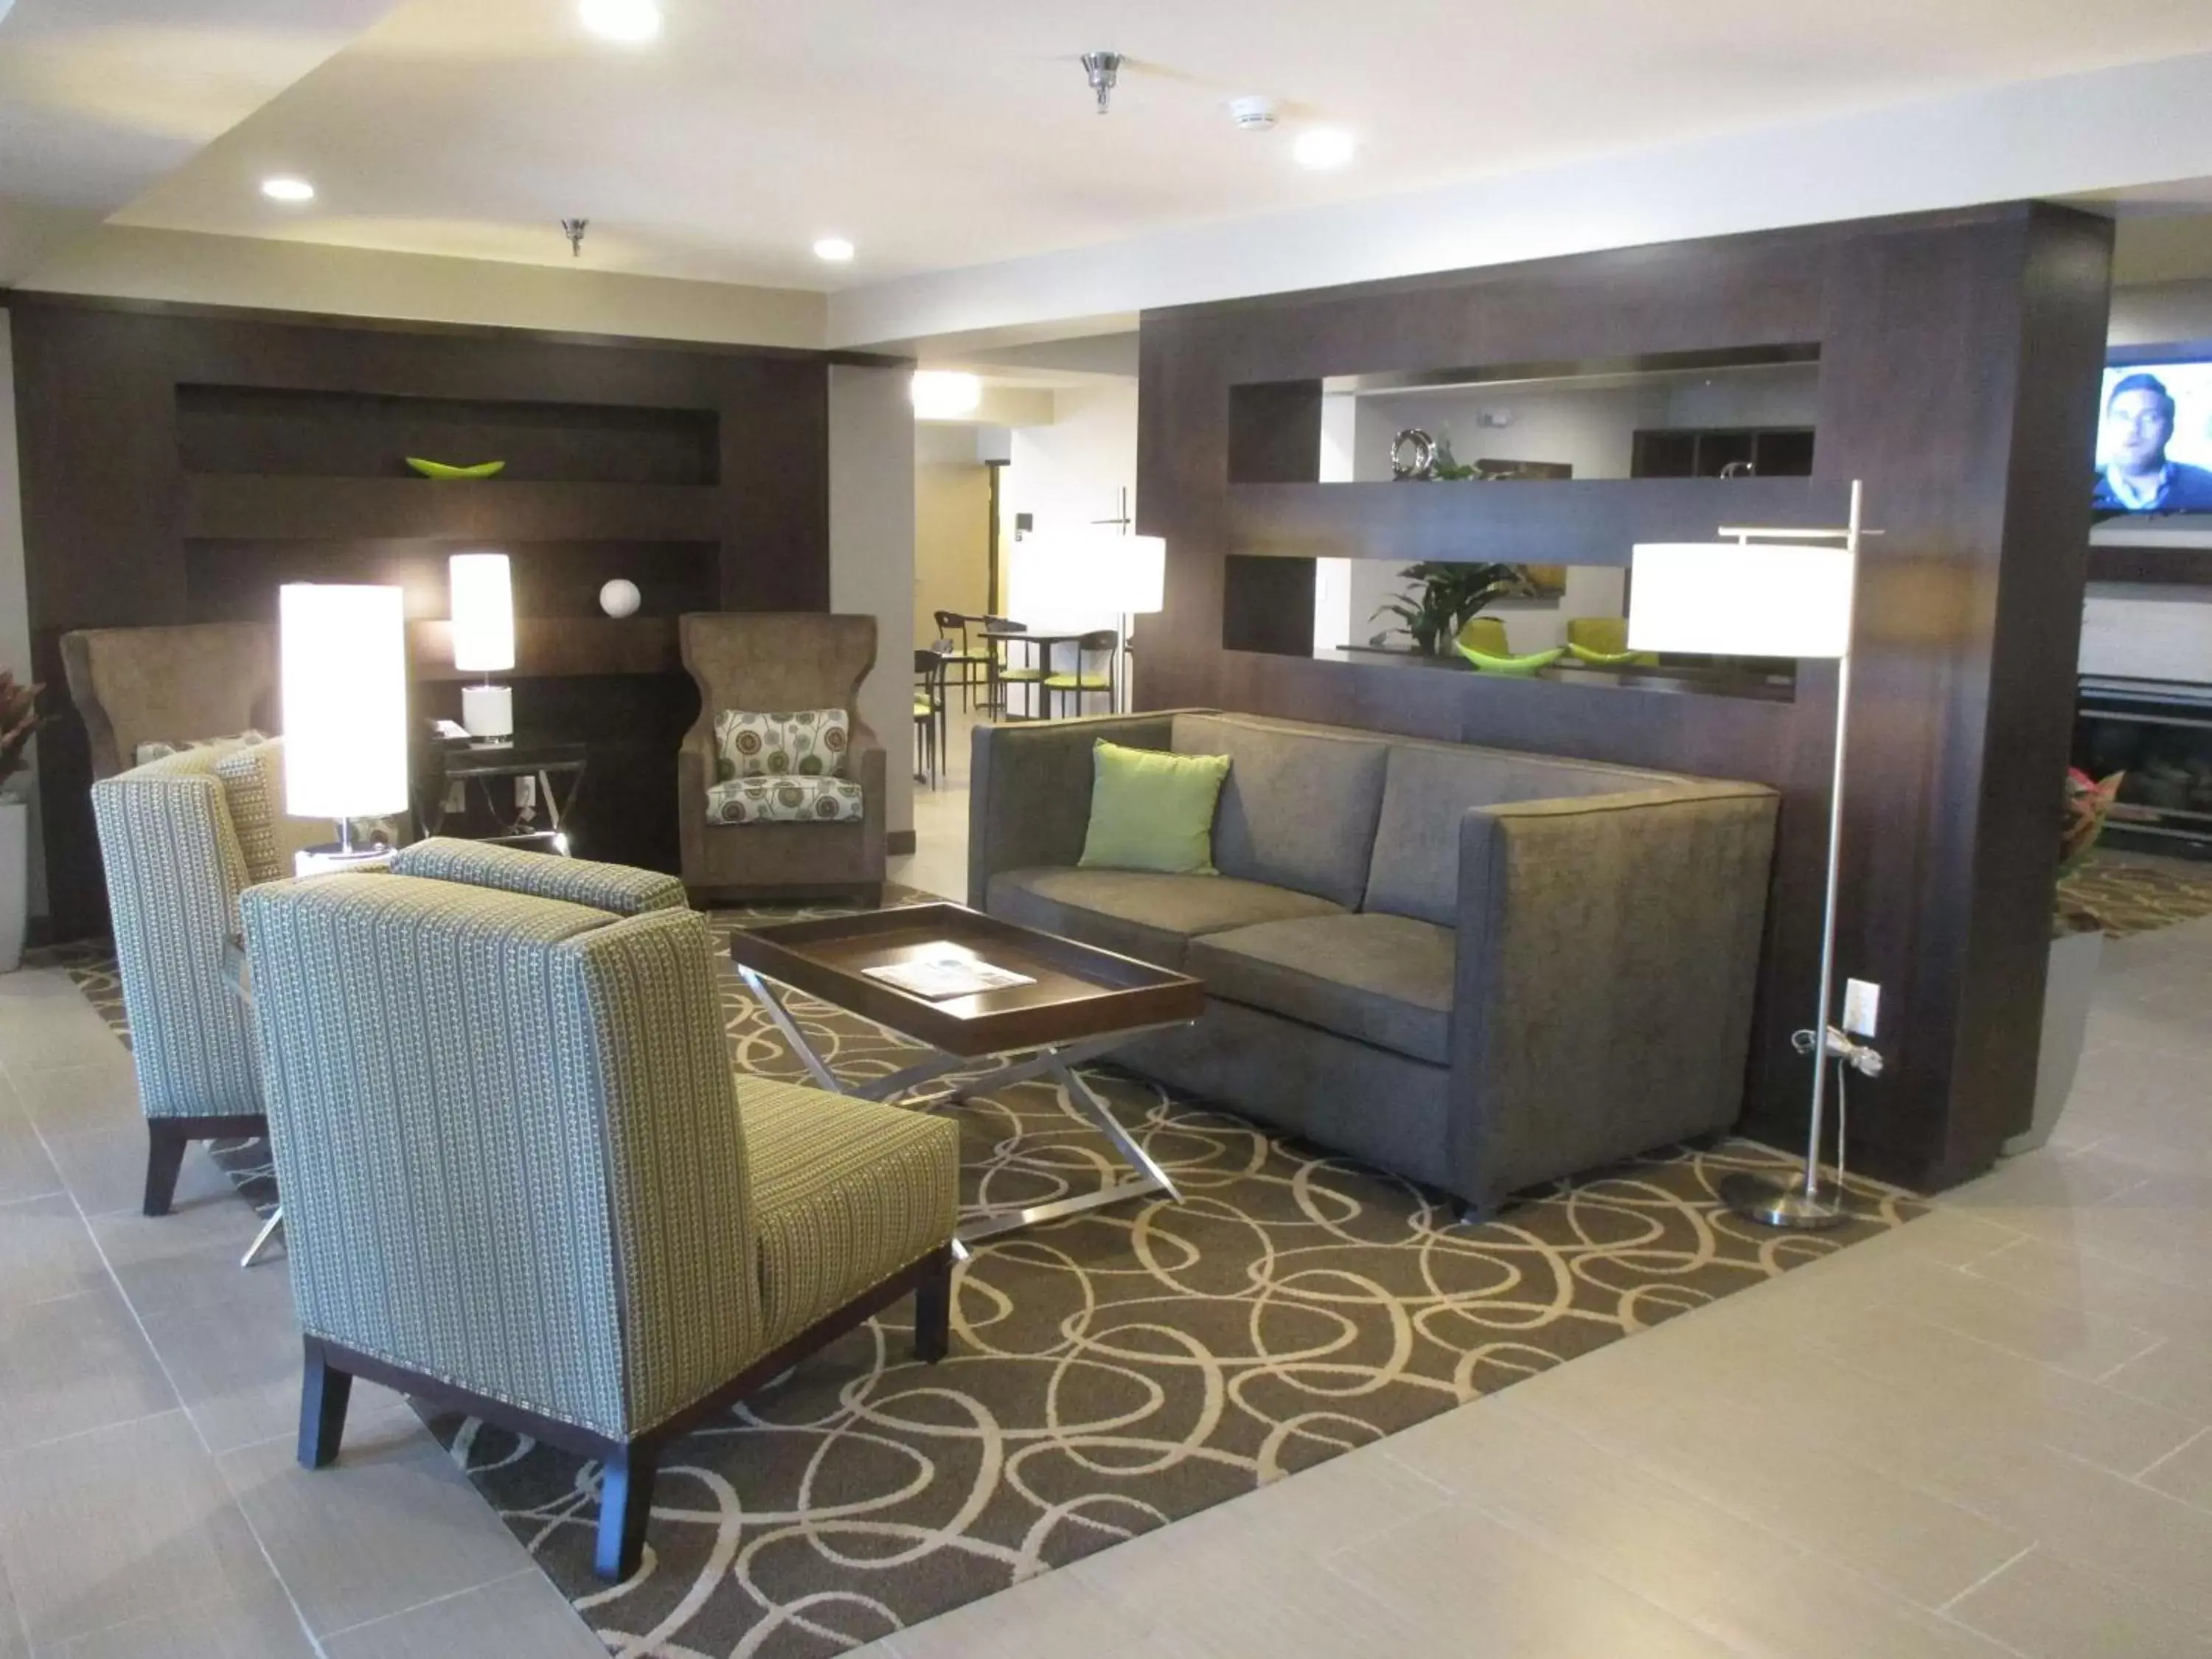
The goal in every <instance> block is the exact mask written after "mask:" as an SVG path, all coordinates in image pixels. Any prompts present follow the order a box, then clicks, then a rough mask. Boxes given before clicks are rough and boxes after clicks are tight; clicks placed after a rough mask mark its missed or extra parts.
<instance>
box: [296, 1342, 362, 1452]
mask: <svg viewBox="0 0 2212 1659" xmlns="http://www.w3.org/2000/svg"><path fill="white" fill-rule="evenodd" d="M305 1341H306V1349H305V1354H304V1358H305V1364H304V1367H303V1369H302V1370H301V1376H300V1467H301V1468H303V1469H326V1468H329V1467H330V1466H331V1464H332V1463H334V1462H337V1455H338V1442H339V1441H340V1440H342V1439H343V1438H344V1437H345V1419H346V1405H347V1402H348V1401H350V1400H351V1399H352V1398H353V1377H352V1376H351V1375H350V1374H349V1373H348V1372H345V1371H342V1370H337V1368H336V1367H335V1366H333V1365H332V1364H331V1362H330V1358H329V1357H328V1355H326V1354H325V1352H324V1351H323V1345H322V1344H321V1343H320V1342H319V1341H317V1340H315V1339H314V1338H313V1337H312V1336H311V1337H308V1338H307V1339H306V1340H305Z"/></svg>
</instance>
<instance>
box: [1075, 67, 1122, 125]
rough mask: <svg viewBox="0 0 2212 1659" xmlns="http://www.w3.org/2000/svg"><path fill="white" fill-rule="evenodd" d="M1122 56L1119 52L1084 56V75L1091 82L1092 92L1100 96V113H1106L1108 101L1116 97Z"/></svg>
mask: <svg viewBox="0 0 2212 1659" xmlns="http://www.w3.org/2000/svg"><path fill="white" fill-rule="evenodd" d="M1121 61H1122V60H1121V53H1120V52H1085V53H1084V54H1083V73H1084V75H1085V77H1086V78H1087V79H1088V80H1089V81H1090V82H1091V91H1093V92H1095V93H1097V94H1098V112H1099V113H1100V114H1101V115H1103V114H1105V113H1106V106H1107V103H1108V101H1109V100H1110V99H1111V98H1112V97H1113V96H1114V82H1115V80H1116V79H1117V78H1118V77H1119V76H1120V75H1121Z"/></svg>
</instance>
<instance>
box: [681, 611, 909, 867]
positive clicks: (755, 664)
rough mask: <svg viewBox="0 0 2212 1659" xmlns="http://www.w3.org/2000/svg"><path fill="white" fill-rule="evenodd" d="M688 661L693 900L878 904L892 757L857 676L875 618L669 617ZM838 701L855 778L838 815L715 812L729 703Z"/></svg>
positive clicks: (685, 773)
mask: <svg viewBox="0 0 2212 1659" xmlns="http://www.w3.org/2000/svg"><path fill="white" fill-rule="evenodd" d="M677 636H678V642H679V645H680V647H681V650H682V653H683V659H684V668H685V669H686V671H689V672H690V676H691V678H692V679H693V681H694V682H695V683H696V684H697V685H698V688H699V720H698V722H697V724H696V725H695V726H692V728H691V730H690V732H687V733H686V734H685V736H684V745H683V748H682V749H681V750H679V751H678V755H677V762H676V766H677V777H676V799H677V812H678V818H679V821H680V824H681V831H680V833H681V839H682V847H683V869H684V885H685V886H686V887H688V888H689V889H690V890H691V893H692V896H693V897H694V898H695V899H700V900H714V899H726V898H742V897H746V896H754V895H760V894H769V893H774V894H781V895H800V894H836V895H850V896H858V897H859V898H860V899H861V901H862V902H866V903H869V904H874V903H878V902H881V899H882V896H883V886H884V817H885V809H886V806H887V799H886V787H887V778H888V764H887V761H886V758H885V755H884V747H883V744H882V743H881V742H880V741H879V740H878V738H877V735H876V733H875V732H872V731H870V730H869V729H868V727H867V726H866V724H864V723H863V722H862V721H861V720H860V684H861V682H862V681H864V680H866V678H867V677H868V672H869V671H870V670H871V669H872V668H873V667H874V666H875V662H876V621H875V618H874V617H842V616H827V615H823V614H822V613H819V612H812V611H807V612H792V611H776V612H734V611H714V612H702V613H697V614H694V615H691V616H687V617H679V618H678V621H677ZM825 708H842V709H843V710H845V711H846V712H847V714H848V717H849V719H850V722H851V724H850V736H849V739H848V744H847V748H846V750H845V762H844V772H843V775H844V776H845V777H847V778H849V779H851V780H853V781H855V782H857V783H858V785H859V786H860V810H859V816H858V817H854V818H851V819H849V820H844V821H814V822H797V823H732V822H726V821H725V822H717V821H715V816H717V815H710V811H709V808H710V805H711V795H712V792H713V791H714V786H715V785H716V784H717V783H718V782H727V781H728V780H726V778H724V777H723V776H722V775H721V772H722V769H723V763H724V762H725V760H726V756H725V754H724V752H723V750H722V747H721V744H720V742H719V741H718V737H717V726H718V723H719V722H720V720H721V719H722V716H723V715H724V714H726V713H728V712H729V711H731V710H744V711H747V712H749V713H775V712H788V711H795V710H802V709H825Z"/></svg>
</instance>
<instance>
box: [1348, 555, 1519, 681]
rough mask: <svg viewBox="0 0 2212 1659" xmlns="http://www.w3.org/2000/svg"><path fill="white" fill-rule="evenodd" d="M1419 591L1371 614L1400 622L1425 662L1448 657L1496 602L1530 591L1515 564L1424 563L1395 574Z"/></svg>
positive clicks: (1413, 591) (1411, 592)
mask: <svg viewBox="0 0 2212 1659" xmlns="http://www.w3.org/2000/svg"><path fill="white" fill-rule="evenodd" d="M1398 574H1400V575H1401V576H1402V577H1404V578H1405V579H1406V580H1407V581H1411V582H1419V584H1420V586H1419V587H1418V588H1414V589H1410V590H1408V591H1407V592H1404V593H1401V594H1400V595H1399V596H1398V597H1397V598H1396V599H1394V600H1392V601H1390V602H1389V603H1388V604H1386V605H1377V606H1376V608H1375V615H1376V616H1377V617H1380V616H1383V615H1384V614H1385V613H1388V614H1389V615H1391V616H1394V617H1398V618H1399V619H1400V620H1401V622H1403V623H1405V624H1406V631H1407V633H1408V634H1410V635H1413V648H1414V649H1415V650H1416V651H1419V653H1421V654H1422V655H1423V656H1425V657H1448V656H1449V655H1450V654H1451V649H1452V641H1455V640H1456V639H1457V638H1458V637H1459V635H1460V630H1461V629H1463V628H1465V627H1466V626H1467V625H1468V623H1469V622H1471V621H1473V620H1474V618H1475V617H1478V616H1480V614H1481V613H1482V611H1483V608H1484V607H1485V606H1486V605H1490V604H1492V603H1493V602H1494V601H1496V600H1498V599H1519V598H1523V597H1525V596H1526V595H1527V594H1528V592H1529V591H1530V589H1529V586H1528V576H1527V574H1526V573H1524V572H1523V571H1522V568H1521V567H1520V566H1519V565H1517V564H1452V563H1447V562H1442V561H1438V560H1432V559H1425V560H1423V561H1422V562H1420V563H1419V564H1413V565H1407V567H1406V568H1404V569H1403V570H1401V571H1400V572H1399V573H1398Z"/></svg>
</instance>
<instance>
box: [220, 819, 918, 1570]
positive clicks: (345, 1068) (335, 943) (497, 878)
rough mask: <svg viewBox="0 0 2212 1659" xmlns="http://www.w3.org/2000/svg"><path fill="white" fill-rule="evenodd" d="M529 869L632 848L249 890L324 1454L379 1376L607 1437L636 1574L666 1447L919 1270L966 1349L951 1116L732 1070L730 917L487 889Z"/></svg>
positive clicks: (275, 1125) (609, 1514) (433, 861)
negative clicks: (723, 955)
mask: <svg viewBox="0 0 2212 1659" xmlns="http://www.w3.org/2000/svg"><path fill="white" fill-rule="evenodd" d="M518 859H520V860H527V861H528V865H527V868H528V871H530V872H538V873H543V874H544V875H546V876H549V877H550V876H554V875H559V876H561V877H562V878H564V879H568V878H573V877H575V876H578V875H580V874H581V873H582V872H586V871H591V870H593V869H605V868H606V866H586V865H578V864H576V863H574V862H573V861H562V860H549V859H544V858H542V857H536V856H533V855H531V854H515V853H507V854H499V853H497V852H496V850H495V849H484V848H464V849H460V850H455V849H453V844H452V843H441V842H426V843H423V844H422V846H420V847H417V848H410V850H409V852H408V853H406V854H401V855H400V856H399V857H398V858H397V859H395V860H393V863H392V869H391V872H389V873H386V874H381V875H375V876H356V875H338V876H329V877H324V878H317V879H312V880H307V881H301V882H279V883H275V884H270V885H267V886H262V887H256V888H254V889H252V890H250V891H249V892H248V893H247V894H246V899H245V903H244V907H243V908H244V911H245V921H246V951H247V955H248V957H249V958H250V959H251V961H252V964H253V972H254V979H255V1012H256V1018H257V1020H258V1025H259V1030H260V1037H261V1043H262V1052H263V1054H264V1058H265V1064H266V1066H267V1100H268V1109H269V1121H270V1139H271V1141H272V1143H273V1146H274V1151H275V1154H276V1174H277V1183H278V1186H279V1188H280V1189H281V1190H282V1191H283V1194H284V1203H285V1208H286V1212H287V1227H288V1231H289V1256H290V1261H291V1270H292V1283H293V1294H294V1299H295V1304H296V1305H297V1308H298V1312H299V1316H300V1322H301V1330H302V1334H303V1337H304V1340H305V1346H306V1362H307V1363H306V1375H305V1378H304V1381H303V1385H302V1389H301V1419H300V1420H301V1428H300V1461H301V1462H302V1463H304V1464H306V1465H307V1466H308V1467H310V1468H319V1467H321V1466H323V1465H325V1464H327V1463H329V1462H331V1461H332V1460H333V1459H334V1458H335V1457H336V1456H337V1450H338V1443H339V1439H340V1436H341V1433H342V1431H343V1425H344V1419H345V1407H346V1400H347V1395H348V1392H349V1389H350V1386H351V1379H352V1378H354V1377H355V1376H366V1377H368V1378H371V1379H372V1380H374V1381H376V1382H380V1383H386V1384H387V1385H388V1386H391V1387H392V1388H396V1389H401V1390H403V1391H404V1392H406V1393H410V1394H413V1395H419V1396H422V1397H425V1398H428V1399H429V1400H432V1401H437V1402H440V1403H441V1404H443V1405H446V1406H447V1407H453V1408H456V1409H459V1410H462V1411H465V1412H468V1413H471V1414H473V1415H476V1416H478V1417H482V1418H483V1419H488V1420H489V1421H492V1422H495V1423H499V1424H502V1425H507V1426H508V1427H511V1428H513V1429H514V1430H516V1431H519V1432H521V1433H526V1434H529V1435H532V1436H534V1437H538V1438H540V1439H544V1440H546V1441H550V1442H551V1443H554V1444H556V1445H559V1446H563V1447H566V1448H568V1449H571V1450H574V1451H576V1452H578V1453H580V1454H581V1455H585V1456H588V1457H594V1458H598V1459H599V1460H601V1461H602V1462H603V1464H604V1471H605V1472H604V1475H603V1479H602V1484H601V1488H600V1515H599V1537H598V1547H597V1551H596V1556H595V1565H596V1566H597V1568H598V1571H599V1572H600V1573H601V1574H602V1575H603V1576H605V1577H611V1578H619V1577H628V1576H629V1574H631V1573H632V1572H634V1571H635V1570H636V1568H637V1565H638V1563H639V1559H640V1556H641V1550H642V1547H643V1541H644V1534H645V1528H646V1522H647V1516H648V1515H649V1513H650V1510H651V1506H652V1489H653V1476H654V1472H655V1468H656V1467H657V1464H658V1461H659V1454H660V1449H661V1448H662V1447H663V1446H664V1445H665V1443H667V1442H668V1441H669V1440H670V1439H671V1438H672V1437H675V1436H676V1435H678V1434H679V1433H681V1432H682V1431H684V1429H686V1428H687V1427H689V1426H690V1425H692V1424H694V1423H696V1422H698V1421H700V1420H702V1419H704V1418H706V1417H708V1415H710V1414H711V1413H714V1412H716V1411H719V1410H720V1409H721V1408H723V1407H726V1405H727V1404H729V1403H730V1402H732V1401H735V1400H738V1399H740V1398H742V1397H743V1396H744V1395H746V1394H747V1393H749V1392H750V1391H752V1390H754V1389H757V1388H759V1387H760V1386H761V1385H762V1384H763V1383H766V1382H768V1381H769V1379H771V1378H772V1377H774V1376H777V1375H778V1374H780V1373H781V1371H783V1370H787V1369H788V1368H789V1367H790V1365H791V1364H793V1362H794V1361H795V1360H797V1359H798V1358H800V1357H801V1356H803V1355H804V1354H805V1353H806V1352H810V1351H811V1350H812V1349H813V1348H815V1347H817V1346H820V1345H821V1344H823V1342H826V1341H828V1340H829V1339H830V1338H832V1337H834V1336H836V1335H837V1334H841V1333H842V1332H843V1331H845V1330H847V1329H848V1328H851V1327H852V1326H854V1325H855V1324H857V1323H858V1322H860V1321H861V1320H863V1319H865V1318H866V1317H867V1316H869V1315H871V1314H872V1313H874V1312H876V1311H878V1310H880V1309H882V1308H884V1307H886V1306H888V1305H890V1304H892V1303H893V1302H895V1301H896V1300H897V1299H899V1298H900V1297H903V1296H905V1295H906V1294H908V1292H909V1291H911V1292H913V1293H915V1351H916V1352H917V1353H918V1354H919V1355H920V1356H921V1357H922V1358H925V1359H929V1360H934V1359H936V1358H939V1357H941V1356H942V1355H943V1353H944V1352H945V1343H946V1338H947V1321H948V1304H949V1297H950V1290H951V1240H952V1234H953V1227H954V1224H955V1221H956V1219H957V1205H958V1173H957V1160H958V1151H957V1134H956V1132H955V1130H954V1128H953V1127H952V1126H951V1124H950V1123H949V1122H946V1121H943V1120H940V1119H937V1118H933V1117H929V1116H926V1115H920V1114H916V1113H913V1112H908V1111H902V1110H899V1109H895V1108H890V1107H884V1106H878V1105H873V1104H869V1103H863V1102H860V1101H855V1100H850V1099H847V1098H844V1097H840V1096H836V1095H830V1094H826V1093H823V1092H821V1091H817V1090H813V1089H807V1088H801V1087H799V1086H797V1085H786V1084H778V1083H769V1082H766V1081H761V1080H755V1079H733V1077H732V1072H731V1066H730V1060H729V1053H728V1048H727V1045H726V1036H725V1033H724V1030H723V1025H722V1019H721V1015H720V1010H719V1007H718V1005H717V1002H716V1000H715V995H714V963H713V961H712V958H711V955H710V945H709V941H708V932H707V926H706V922H705V921H704V919H703V918H702V917H701V916H700V915H697V914H696V913H694V912H692V911H690V910H687V909H683V908H637V913H636V914H634V915H623V916H617V915H611V914H610V913H609V912H608V911H607V910H605V909H603V908H592V907H591V906H590V904H588V903H580V902H575V900H576V898H577V897H579V896H585V895H582V894H579V893H576V892H574V891H572V892H571V893H570V894H569V896H565V897H563V896H538V894H534V893H521V892H515V891H508V890H498V888H496V887H494V886H487V885H483V884H479V883H482V882H483V881H484V880H486V879H487V878H489V879H490V880H492V881H494V882H496V883H499V884H501V885H503V886H512V885H513V884H514V882H513V879H511V878H510V874H509V872H513V871H521V870H523V869H524V866H516V865H513V862H512V861H513V860H518ZM487 860H505V861H506V862H507V869H506V870H502V869H501V868H499V867H496V866H495V864H494V863H491V862H487ZM433 871H435V873H430V872H433ZM668 885H669V886H670V887H671V888H672V887H673V886H674V884H673V883H672V882H671V883H669V884H668Z"/></svg>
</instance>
